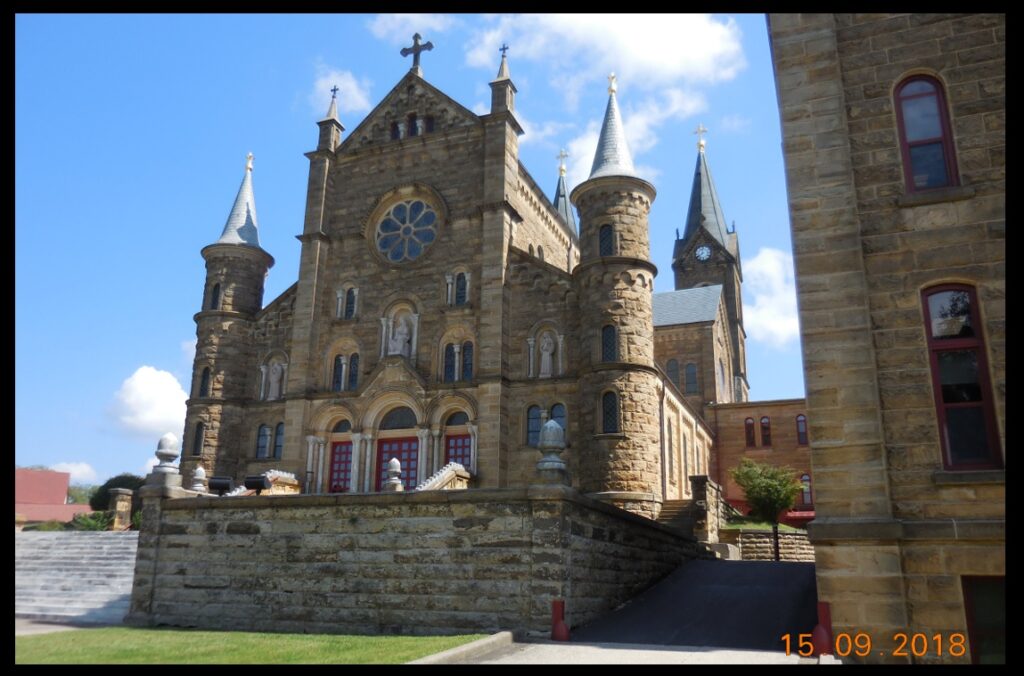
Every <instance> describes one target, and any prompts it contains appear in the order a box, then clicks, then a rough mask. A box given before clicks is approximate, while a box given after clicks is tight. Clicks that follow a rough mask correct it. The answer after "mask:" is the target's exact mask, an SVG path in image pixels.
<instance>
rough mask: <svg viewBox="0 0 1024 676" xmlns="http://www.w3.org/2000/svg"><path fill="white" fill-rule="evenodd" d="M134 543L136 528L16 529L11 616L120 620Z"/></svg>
mask: <svg viewBox="0 0 1024 676" xmlns="http://www.w3.org/2000/svg"><path fill="white" fill-rule="evenodd" d="M138 544H139V534H138V531H129V532H120V533H116V532H89V531H67V532H53V533H48V532H44V533H38V532H27V533H25V532H21V533H18V532H16V533H15V534H14V616H15V617H21V618H28V619H35V620H46V621H50V622H81V623H97V624H121V621H122V620H123V619H124V616H125V615H126V614H127V613H128V607H129V604H130V602H131V592H132V578H133V576H134V573H135V550H136V549H137V548H138Z"/></svg>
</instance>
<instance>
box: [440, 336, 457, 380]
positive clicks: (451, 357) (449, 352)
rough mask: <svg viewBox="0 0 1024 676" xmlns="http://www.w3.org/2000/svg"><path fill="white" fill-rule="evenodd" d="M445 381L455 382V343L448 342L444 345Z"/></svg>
mask: <svg viewBox="0 0 1024 676" xmlns="http://www.w3.org/2000/svg"><path fill="white" fill-rule="evenodd" d="M443 380H444V382H446V383H454V382H455V345H453V344H452V343H448V344H447V345H445V346H444V377H443Z"/></svg>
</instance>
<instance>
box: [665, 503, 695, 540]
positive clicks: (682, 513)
mask: <svg viewBox="0 0 1024 676" xmlns="http://www.w3.org/2000/svg"><path fill="white" fill-rule="evenodd" d="M658 523H660V524H661V525H663V526H669V527H670V528H677V529H679V530H681V531H683V532H684V533H688V534H691V535H692V534H693V519H692V518H691V517H690V501H689V500H666V501H665V502H664V503H662V505H661V513H660V514H658Z"/></svg>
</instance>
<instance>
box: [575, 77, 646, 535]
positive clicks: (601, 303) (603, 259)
mask: <svg viewBox="0 0 1024 676" xmlns="http://www.w3.org/2000/svg"><path fill="white" fill-rule="evenodd" d="M608 80H609V86H608V105H607V107H606V108H605V114H604V122H603V123H602V125H601V135H600V137H599V139H598V142H597V150H596V152H595V153H594V163H593V165H592V167H591V170H590V177H589V178H588V179H587V180H586V181H584V182H583V183H581V184H580V185H578V186H576V188H575V189H574V190H573V191H572V194H571V196H570V199H571V200H572V203H573V204H575V205H576V208H577V209H578V210H579V217H580V249H581V252H580V253H581V257H580V264H579V265H578V266H576V268H575V269H574V270H573V273H572V275H573V284H574V286H575V289H576V293H577V297H578V299H579V322H580V344H581V346H583V354H582V355H581V360H580V362H581V367H580V386H579V391H580V392H584V393H588V394H587V395H585V396H588V397H594V398H595V400H593V401H581V402H580V406H579V408H580V414H579V415H580V429H581V430H584V437H585V438H584V440H582V441H583V442H584V443H583V444H581V445H582V446H583V448H581V450H580V451H579V459H578V462H579V464H578V476H579V486H580V490H581V491H582V492H584V493H587V494H589V495H591V496H592V497H594V498H597V499H599V500H604V501H607V502H610V503H612V504H615V505H617V506H619V507H622V508H624V509H627V510H630V511H633V512H636V513H638V514H642V515H644V516H647V517H650V518H655V517H657V515H658V512H659V511H660V510H661V503H662V500H663V496H662V489H661V475H660V471H659V469H658V468H659V467H660V462H661V460H660V458H661V456H660V447H659V443H658V437H657V435H651V434H650V433H649V430H657V429H660V427H659V420H658V410H659V401H658V394H657V393H658V388H659V387H660V386H661V381H660V377H659V375H658V370H657V368H656V367H655V365H654V319H653V312H652V300H651V296H652V290H653V285H654V276H655V275H656V274H657V268H656V267H655V266H654V264H653V263H652V262H651V251H650V243H649V242H650V233H649V231H648V222H647V219H648V214H649V213H650V209H651V203H652V202H653V201H654V197H655V190H654V186H652V185H651V184H650V183H649V182H647V181H645V180H644V179H642V178H640V176H638V175H637V172H636V168H635V167H634V165H633V158H632V156H631V154H630V152H629V145H628V144H627V142H626V134H625V127H624V126H623V124H622V116H621V114H620V113H619V105H618V101H617V100H616V92H617V89H618V87H617V83H616V79H615V75H614V74H612V75H611V76H609V78H608Z"/></svg>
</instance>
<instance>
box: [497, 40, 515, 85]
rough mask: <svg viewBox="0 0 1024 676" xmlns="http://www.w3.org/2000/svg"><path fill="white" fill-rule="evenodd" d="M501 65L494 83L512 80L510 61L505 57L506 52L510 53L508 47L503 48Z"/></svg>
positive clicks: (503, 46)
mask: <svg viewBox="0 0 1024 676" xmlns="http://www.w3.org/2000/svg"><path fill="white" fill-rule="evenodd" d="M500 51H501V65H500V66H498V76H497V77H495V78H494V80H493V82H498V81H499V80H511V79H512V76H511V75H510V74H509V72H508V59H507V58H506V57H505V52H507V51H508V45H504V44H503V45H502V46H501V50H500Z"/></svg>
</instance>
